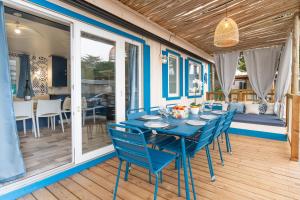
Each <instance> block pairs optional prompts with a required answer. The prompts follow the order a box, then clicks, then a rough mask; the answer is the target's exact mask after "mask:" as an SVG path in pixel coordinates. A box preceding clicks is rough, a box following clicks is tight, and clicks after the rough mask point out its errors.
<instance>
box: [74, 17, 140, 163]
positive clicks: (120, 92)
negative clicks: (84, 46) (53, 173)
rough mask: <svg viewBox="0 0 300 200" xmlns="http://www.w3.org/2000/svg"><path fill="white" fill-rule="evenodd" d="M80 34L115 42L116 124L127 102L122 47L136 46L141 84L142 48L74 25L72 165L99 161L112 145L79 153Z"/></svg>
mask: <svg viewBox="0 0 300 200" xmlns="http://www.w3.org/2000/svg"><path fill="white" fill-rule="evenodd" d="M81 32H86V33H89V34H92V35H95V36H98V37H101V38H104V39H108V40H111V41H114V42H115V48H116V59H115V117H116V118H115V122H116V123H118V122H121V121H124V120H125V118H126V110H125V108H126V105H125V104H126V102H125V98H126V96H125V43H130V44H134V45H136V46H138V49H139V51H138V56H139V58H138V62H139V63H138V67H139V84H142V70H141V69H142V67H141V64H142V62H141V60H142V56H141V53H142V51H141V47H142V45H141V44H140V43H138V42H136V41H132V40H130V39H127V38H124V37H122V36H119V35H117V34H114V33H111V32H109V31H106V30H103V29H100V28H97V27H95V26H92V25H89V24H86V23H82V22H76V23H75V24H74V49H75V52H74V74H73V83H74V88H76V89H74V88H72V90H73V93H74V97H75V101H74V106H75V107H74V108H73V110H74V111H75V113H74V118H73V124H74V127H73V130H74V132H75V135H74V136H75V138H74V139H75V143H74V144H75V145H74V146H75V149H74V151H75V164H79V163H82V162H86V161H88V160H91V159H94V158H97V157H101V156H103V155H105V154H108V153H111V152H112V151H114V148H113V145H112V144H111V145H108V146H105V147H100V148H99V149H96V150H93V151H90V152H87V153H85V154H83V152H82V128H83V127H82V123H81V122H82V114H81V112H82V111H81V93H82V91H81V60H80V59H81V44H80V39H81ZM139 89H140V91H139V93H140V98H139V101H140V103H141V102H142V96H141V93H142V87H140V88H139Z"/></svg>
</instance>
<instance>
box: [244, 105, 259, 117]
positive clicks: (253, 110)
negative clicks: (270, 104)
mask: <svg viewBox="0 0 300 200" xmlns="http://www.w3.org/2000/svg"><path fill="white" fill-rule="evenodd" d="M245 113H246V114H257V115H258V114H259V104H257V103H255V104H245Z"/></svg>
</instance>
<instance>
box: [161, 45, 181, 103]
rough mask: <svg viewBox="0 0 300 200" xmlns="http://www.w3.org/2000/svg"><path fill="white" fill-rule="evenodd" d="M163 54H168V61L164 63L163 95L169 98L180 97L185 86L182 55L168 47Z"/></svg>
mask: <svg viewBox="0 0 300 200" xmlns="http://www.w3.org/2000/svg"><path fill="white" fill-rule="evenodd" d="M162 54H163V55H165V56H167V60H166V63H163V64H162V77H163V80H162V81H163V97H165V98H166V99H167V100H173V99H180V97H181V96H182V87H183V86H182V85H183V84H182V81H183V69H182V68H183V63H182V57H181V56H180V54H178V53H177V52H173V51H171V50H168V49H167V50H166V51H163V52H162Z"/></svg>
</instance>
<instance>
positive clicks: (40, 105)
mask: <svg viewBox="0 0 300 200" xmlns="http://www.w3.org/2000/svg"><path fill="white" fill-rule="evenodd" d="M56 116H59V119H60V125H61V128H62V132H63V133H64V132H65V131H64V123H63V118H62V111H61V100H60V99H58V100H38V101H37V107H36V125H37V133H38V137H40V136H41V134H40V126H39V118H41V117H47V118H48V119H49V118H50V120H51V127H52V129H53V130H55V117H56ZM48 122H49V120H48Z"/></svg>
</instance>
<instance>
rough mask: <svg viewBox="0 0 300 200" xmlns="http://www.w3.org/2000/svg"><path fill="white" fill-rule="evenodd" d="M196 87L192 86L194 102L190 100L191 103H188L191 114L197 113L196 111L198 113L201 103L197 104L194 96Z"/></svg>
mask: <svg viewBox="0 0 300 200" xmlns="http://www.w3.org/2000/svg"><path fill="white" fill-rule="evenodd" d="M197 90H198V89H197V87H194V88H193V91H194V97H195V98H194V102H192V103H191V104H190V108H191V113H192V114H193V115H198V113H199V111H200V107H201V104H200V103H199V104H197V98H196V93H197Z"/></svg>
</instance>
